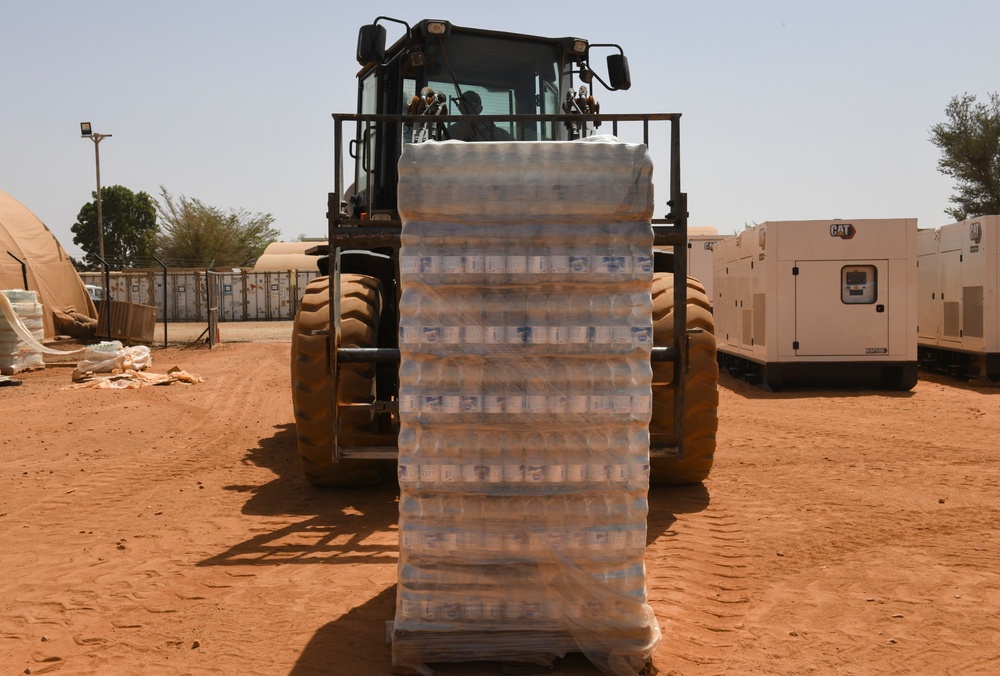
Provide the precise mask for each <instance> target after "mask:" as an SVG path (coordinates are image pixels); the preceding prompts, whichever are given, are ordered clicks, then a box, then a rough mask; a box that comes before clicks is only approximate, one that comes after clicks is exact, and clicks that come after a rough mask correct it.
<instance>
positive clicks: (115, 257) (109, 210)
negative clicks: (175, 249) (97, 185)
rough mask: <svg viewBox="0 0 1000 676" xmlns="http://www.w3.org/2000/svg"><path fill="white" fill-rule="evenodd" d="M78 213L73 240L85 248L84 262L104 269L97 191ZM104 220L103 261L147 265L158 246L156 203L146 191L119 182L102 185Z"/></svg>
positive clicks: (121, 265) (85, 264) (88, 265)
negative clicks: (129, 187) (138, 190)
mask: <svg viewBox="0 0 1000 676" xmlns="http://www.w3.org/2000/svg"><path fill="white" fill-rule="evenodd" d="M91 196H92V197H93V198H94V201H93V202H88V203H87V204H84V205H83V208H81V209H80V213H79V214H77V216H76V223H74V224H73V227H72V228H71V230H72V232H73V243H74V244H76V245H77V246H79V247H80V248H81V249H83V253H84V257H83V261H82V264H83V266H84V267H85V268H87V269H94V270H99V269H101V264H100V261H99V260H98V259H97V257H98V255H99V252H100V244H99V239H98V228H97V191H96V190H95V191H94V192H92V193H91ZM101 220H102V222H103V224H104V260H106V261H107V262H108V265H110V266H112V267H116V268H122V267H130V266H145V265H149V264H150V263H151V262H152V254H153V251H154V247H155V246H156V203H155V202H154V201H153V199H152V198H151V197H150V196H149V195H147V194H146V193H144V192H132V191H131V190H129V189H128V188H125V187H123V186H120V185H112V186H109V187H103V186H102V187H101Z"/></svg>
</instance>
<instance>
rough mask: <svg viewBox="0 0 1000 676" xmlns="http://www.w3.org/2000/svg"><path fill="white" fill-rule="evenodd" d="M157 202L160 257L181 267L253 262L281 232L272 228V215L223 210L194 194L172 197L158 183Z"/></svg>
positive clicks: (237, 264) (234, 265) (236, 264)
mask: <svg viewBox="0 0 1000 676" xmlns="http://www.w3.org/2000/svg"><path fill="white" fill-rule="evenodd" d="M160 197H161V199H160V200H159V201H158V202H157V204H156V209H157V213H159V217H160V234H159V237H158V242H157V251H158V255H159V257H160V258H161V259H162V260H163V261H164V262H165V263H169V264H172V265H177V266H182V267H207V266H209V265H211V264H212V263H213V261H214V263H215V265H218V266H222V267H238V266H244V265H250V264H252V263H253V262H254V261H255V260H257V258H258V257H259V256H260V254H261V253H262V252H263V251H264V248H265V247H266V246H267V245H268V244H270V243H271V242H273V241H275V240H277V239H278V236H279V235H280V234H281V233H280V232H279V231H278V230H276V229H274V228H272V227H271V224H272V223H273V222H274V217H273V216H272V215H271V214H260V213H256V214H251V213H249V212H247V211H245V210H243V209H230V210H229V211H223V210H222V209H219V208H217V207H211V206H208V205H207V204H204V203H202V202H201V201H200V200H197V199H195V198H193V197H185V196H183V195H181V196H179V197H176V198H175V197H174V196H173V195H171V194H170V193H169V192H167V189H166V188H164V187H163V186H160Z"/></svg>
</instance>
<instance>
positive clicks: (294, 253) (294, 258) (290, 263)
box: [253, 240, 326, 272]
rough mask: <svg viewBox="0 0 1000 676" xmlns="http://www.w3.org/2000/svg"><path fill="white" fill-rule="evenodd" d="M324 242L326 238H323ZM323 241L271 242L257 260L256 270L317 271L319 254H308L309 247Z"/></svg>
mask: <svg viewBox="0 0 1000 676" xmlns="http://www.w3.org/2000/svg"><path fill="white" fill-rule="evenodd" d="M323 241H324V242H325V241H326V240H323ZM320 243H321V242H318V241H315V242H271V243H270V244H268V245H267V248H266V249H264V253H262V254H261V255H260V258H258V259H257V262H256V263H254V266H253V271H254V272H284V271H286V270H301V271H302V272H317V271H318V270H319V267H318V266H317V264H316V261H317V260H318V257H317V256H310V255H308V254H306V251H307V250H308V249H311V248H312V247H314V246H316V245H317V244H320Z"/></svg>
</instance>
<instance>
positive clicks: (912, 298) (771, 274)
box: [713, 218, 917, 391]
mask: <svg viewBox="0 0 1000 676" xmlns="http://www.w3.org/2000/svg"><path fill="white" fill-rule="evenodd" d="M714 248H715V265H714V286H713V293H714V313H715V325H716V332H715V333H716V338H717V340H718V359H719V364H720V366H722V367H723V368H725V369H727V370H728V371H729V372H730V373H731V374H734V375H738V376H740V377H744V378H746V379H748V380H750V381H751V382H759V383H761V384H763V385H764V386H765V387H767V388H768V389H770V390H775V391H776V390H779V389H781V388H782V387H785V386H790V385H862V386H869V387H883V388H890V389H899V390H908V389H910V388H911V387H913V386H914V385H915V384H916V382H917V331H916V329H917V221H916V219H913V218H900V219H860V220H832V221H771V222H765V223H761V224H759V225H756V226H754V227H753V228H749V229H747V230H744V231H743V232H741V233H740V234H738V235H736V236H732V237H728V238H726V239H724V240H723V241H721V242H719V243H717V244H716V245H715V247H714Z"/></svg>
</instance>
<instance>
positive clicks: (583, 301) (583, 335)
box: [566, 290, 591, 351]
mask: <svg viewBox="0 0 1000 676" xmlns="http://www.w3.org/2000/svg"><path fill="white" fill-rule="evenodd" d="M590 314H591V313H590V297H589V296H588V295H587V293H586V292H584V291H582V290H580V291H574V292H573V293H571V294H570V296H569V302H568V308H567V312H566V317H567V325H568V331H567V333H568V335H567V339H568V342H569V343H570V344H571V345H572V346H573V347H574V348H576V351H581V350H584V349H585V348H586V347H587V344H588V342H589V325H590Z"/></svg>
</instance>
